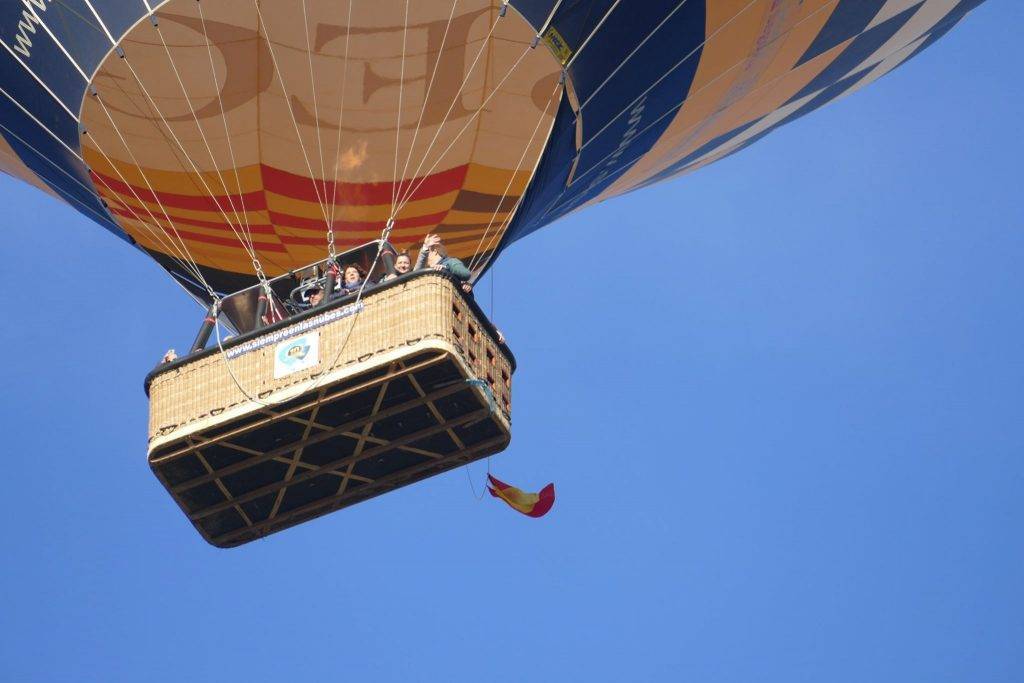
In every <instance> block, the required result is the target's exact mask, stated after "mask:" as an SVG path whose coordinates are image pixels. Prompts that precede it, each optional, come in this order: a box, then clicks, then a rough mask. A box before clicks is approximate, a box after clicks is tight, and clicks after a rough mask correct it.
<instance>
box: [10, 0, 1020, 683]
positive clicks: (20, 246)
mask: <svg viewBox="0 0 1024 683" xmlns="http://www.w3.org/2000/svg"><path fill="white" fill-rule="evenodd" d="M1022 24H1024V8H1022V7H1021V6H1020V5H1019V4H1018V3H1011V2H1007V1H1006V0H993V1H991V2H987V3H985V4H984V5H983V6H982V7H981V8H980V9H979V10H978V11H976V12H975V13H974V14H973V15H972V16H971V17H969V18H968V20H967V21H966V22H965V23H964V24H963V25H962V26H960V27H959V28H958V29H956V30H955V31H953V32H952V33H951V34H950V35H949V36H947V37H946V38H945V39H944V40H943V41H941V42H940V43H938V44H937V45H936V46H935V47H933V48H931V49H930V50H928V51H927V52H925V53H924V54H923V55H921V56H920V57H918V58H917V59H915V60H914V61H913V62H911V63H909V64H907V65H905V66H904V67H902V68H901V69H899V70H898V71H896V72H895V73H893V74H891V75H889V76H887V77H886V78H884V79H883V80H881V81H880V82H878V83H875V84H874V85H872V86H871V87H870V88H868V89H866V90H865V91H862V92H860V93H857V94H856V95H854V96H852V97H850V98H847V99H845V100H842V101H840V102H838V103H836V104H834V105H832V106H829V107H827V108H826V109H823V110H821V111H819V112H816V113H815V114H813V115H812V116H810V117H807V118H804V119H801V120H800V121H798V122H796V123H795V124H792V125H790V126H788V127H786V128H784V129H782V130H780V131H777V132H776V133H774V134H772V135H770V136H769V137H768V138H766V139H765V140H763V141H762V142H760V143H758V144H757V145H755V146H754V147H752V148H750V149H749V150H746V151H744V152H743V153H741V154H739V155H737V156H734V157H732V158H730V159H727V160H726V161H724V162H722V163H719V164H717V165H714V166H712V167H710V168H707V169H704V170H702V171H700V172H699V173H697V174H694V175H692V176H687V177H685V178H682V179H680V180H677V181H674V182H672V183H669V184H663V185H660V186H657V187H654V188H651V189H649V190H646V191H644V192H641V193H636V194H633V195H630V196H628V197H625V198H622V199H619V200H615V201H612V202H609V203H607V204H605V205H603V206H601V207H599V208H597V209H596V210H590V211H587V212H584V213H581V214H577V215H575V216H572V217H570V218H569V219H567V220H564V221H562V222H561V223H558V224H556V225H555V226H551V227H549V228H547V229H546V230H543V231H541V232H539V233H537V234H536V235H534V236H532V237H530V238H529V239H527V240H525V241H523V242H520V243H518V244H516V245H515V246H514V247H513V248H512V249H510V250H509V251H508V252H507V253H506V254H505V256H504V257H503V259H502V260H501V262H500V264H499V265H498V267H497V269H496V273H495V310H494V315H495V318H496V321H497V322H498V324H499V326H501V327H502V329H503V330H504V331H505V333H506V335H507V337H508V338H509V341H510V343H511V345H512V347H513V349H514V350H515V352H516V354H517V357H518V360H519V371H518V373H517V374H516V377H515V391H514V414H515V436H514V441H513V445H512V447H511V448H510V449H509V450H508V451H507V452H506V453H504V454H502V455H500V456H498V457H496V458H495V459H494V460H493V462H492V468H493V470H494V471H495V473H496V474H498V476H500V477H502V478H503V479H505V480H507V481H510V482H512V483H515V484H518V485H521V486H523V487H524V488H534V489H537V488H540V486H542V485H543V484H545V483H547V482H548V481H554V482H555V483H556V486H557V489H558V496H559V497H558V502H557V503H556V506H555V508H554V510H553V511H552V512H551V514H549V515H548V516H547V517H546V518H544V519H542V520H539V521H538V520H532V519H527V518H525V517H522V516H519V515H517V514H515V513H513V512H511V511H510V510H508V509H507V508H505V507H503V506H502V505H500V504H498V503H497V502H495V501H492V500H490V499H486V500H483V501H477V500H476V499H475V498H474V496H473V494H472V492H471V489H470V483H469V480H468V479H467V475H466V473H465V472H464V471H461V470H460V471H455V472H452V473H449V474H447V475H444V476H441V477H438V478H435V479H432V480H429V481H427V482H424V483H421V484H419V485H416V486H414V487H411V488H407V489H404V490H402V491H401V492H399V493H396V494H394V495H388V496H384V497H382V498H378V499H376V500H374V501H371V502H368V503H365V504H362V505H359V506H357V507H355V508H352V509H349V510H347V511H344V512H342V513H339V514H335V515H333V516H330V517H327V518H324V519H321V520H319V521H316V522H313V523H310V524H306V525H303V526H301V527H298V528H296V529H293V530H291V531H288V532H287V533H284V534H281V535H278V536H275V537H272V538H270V539H267V540H265V541H262V542H258V543H254V544H250V545H248V546H245V547H243V548H241V549H237V550H233V551H219V550H215V549H213V548H211V547H209V546H207V545H206V544H205V543H203V542H202V541H201V540H200V538H199V537H198V535H197V534H196V533H195V532H194V531H193V530H192V528H191V527H190V526H189V525H188V523H187V522H186V520H185V518H184V517H183V515H181V513H180V512H179V511H178V509H177V508H176V506H175V505H174V503H173V502H172V501H171V499H170V498H169V497H168V496H167V495H166V493H165V492H164V491H163V490H162V488H161V487H160V485H159V484H158V483H157V481H156V479H155V478H154V477H153V476H152V474H151V473H150V472H149V469H148V467H147V465H146V459H145V447H146V411H147V405H146V400H145V396H144V394H143V392H142V378H143V376H144V375H145V374H146V372H147V371H148V370H149V369H150V368H151V367H152V366H153V364H154V363H155V361H156V360H157V359H158V358H159V357H160V355H161V354H162V353H163V351H164V350H165V349H166V348H167V347H169V346H177V347H179V348H181V347H183V346H185V345H186V344H187V342H188V340H189V339H190V338H191V336H192V334H193V333H194V331H195V327H196V325H197V323H198V319H197V315H198V311H197V310H196V308H195V307H194V305H193V304H191V302H189V301H187V300H186V299H185V298H184V296H183V295H182V294H181V292H180V290H178V289H177V288H176V287H175V286H174V285H173V284H172V283H171V282H170V280H169V279H168V278H167V277H166V276H164V275H163V274H162V272H161V271H160V270H159V269H158V268H157V267H156V266H155V265H153V264H152V263H151V262H148V261H147V260H146V259H144V258H142V257H141V256H140V255H139V254H138V253H136V252H134V251H132V250H131V249H130V248H128V247H127V246H126V245H123V244H121V243H119V242H118V241H117V240H115V239H114V238H112V237H111V236H110V235H108V234H106V233H105V232H104V231H102V230H101V229H99V228H97V227H95V226H94V225H92V224H91V223H89V222H88V221H86V220H85V219H84V218H82V217H81V216H79V215H78V214H76V213H74V212H73V211H71V210H70V209H68V208H66V207H63V206H61V205H58V204H57V203H55V202H53V201H51V200H49V199H48V198H46V197H44V196H43V195H42V194H40V193H36V192H33V191H31V190H29V189H28V188H26V187H22V186H18V185H16V184H14V183H13V182H11V181H10V180H9V179H3V180H0V192H2V196H3V197H4V199H5V205H6V207H7V211H6V212H5V215H4V218H3V220H2V224H3V229H4V233H5V239H4V240H3V241H2V243H0V250H2V255H3V263H4V266H5V267H4V269H3V270H2V272H0V284H2V286H3V287H4V290H5V291H7V292H9V293H10V294H12V295H13V302H12V306H11V307H12V309H13V310H11V311H10V312H9V313H8V315H7V316H5V318H6V322H5V323H4V324H3V326H2V328H0V341H2V343H3V347H4V348H5V349H7V352H6V353H7V359H6V362H4V363H2V364H0V378H2V381H3V384H4V387H5V391H4V392H2V394H0V415H2V416H3V417H2V421H3V422H2V424H3V426H4V432H5V437H6V438H5V439H4V451H5V452H4V453H3V457H4V462H5V470H4V480H5V482H6V485H5V486H4V487H3V490H4V494H3V495H2V496H0V534H2V538H3V540H4V549H5V552H4V559H3V561H2V562H0V585H2V586H3V592H2V595H0V614H2V615H3V618H2V619H0V679H3V680H11V681H15V680H17V681H84V680H97V681H138V680H147V681H164V680H180V679H182V678H187V679H189V680H195V681H213V680H229V681H231V680H249V681H281V680H402V681H409V680H414V681H418V680H446V681H461V680H482V679H486V680H490V681H523V680H582V679H590V680H671V681H677V680H686V681H716V682H719V681H722V682H731V681H737V682H743V683H747V682H749V681H786V682H787V683H789V682H792V681H858V682H860V681H865V680H875V681H901V682H903V681H929V682H932V681H972V682H973V681H986V682H988V681H993V682H994V681H1020V680H1022V679H1024V657H1022V654H1021V653H1022V652H1024V617H1022V616H1021V615H1022V614H1024V584H1022V582H1021V580H1020V577H1021V575H1022V571H1024V551H1022V546H1021V534H1020V529H1021V528H1022V524H1024V496H1022V495H1021V491H1022V487H1024V461H1022V454H1024V419H1022V417H1021V412H1022V408H1021V406H1022V405H1024V360H1022V355H1021V348H1022V344H1021V337H1022V334H1024V309H1022V307H1021V304H1020V296H1021V292H1022V291H1024V274H1022V270H1021V267H1020V264H1021V262H1022V259H1024V208H1022V205H1021V200H1020V171H1019V161H1020V158H1021V152H1022V151H1024V143H1022V142H1021V135H1020V113H1021V112H1022V111H1024V106H1022V105H1024V93H1022V86H1021V84H1020V78H1019V73H1018V71H1019V70H1018V68H1016V67H1014V64H1017V65H1019V63H1020V60H1019V58H1018V55H1019V35H1018V33H1019V31H1018V28H1019V27H1020V26H1021V25H1022ZM56 245H63V250H62V251H57V249H56ZM583 245H595V248H593V249H583V248H581V247H582V246H583ZM479 291H480V294H479V295H478V296H480V298H481V299H482V301H483V303H484V304H485V307H487V306H488V305H489V302H488V294H487V292H488V286H487V284H486V283H485V284H484V286H483V287H482V288H481V289H480V290H479ZM483 474H484V467H483V464H482V463H478V464H477V465H476V466H474V467H472V468H471V469H470V473H469V475H470V477H471V478H472V480H473V482H474V483H475V485H476V486H477V487H478V488H479V487H480V486H481V483H482V479H483Z"/></svg>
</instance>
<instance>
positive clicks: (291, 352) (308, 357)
mask: <svg viewBox="0 0 1024 683" xmlns="http://www.w3.org/2000/svg"><path fill="white" fill-rule="evenodd" d="M319 364H320V333H319V332H310V333H309V334H304V335H302V336H301V337H295V338H293V339H289V340H288V341H283V342H281V343H280V344H278V345H277V347H276V348H275V349H274V379H281V378H282V377H287V376H288V375H290V374H292V373H295V372H299V371H300V370H308V369H309V368H313V367H316V366H317V365H319Z"/></svg>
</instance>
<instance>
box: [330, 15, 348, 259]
mask: <svg viewBox="0 0 1024 683" xmlns="http://www.w3.org/2000/svg"><path fill="white" fill-rule="evenodd" d="M352 2H353V0H348V16H347V18H346V19H345V59H344V61H343V62H342V65H341V98H340V100H341V101H340V103H339V106H338V133H337V136H336V139H335V144H334V183H333V185H332V186H331V219H330V220H329V221H328V222H327V257H328V259H330V261H331V262H332V263H333V262H334V259H335V257H337V255H338V254H337V250H336V248H335V246H334V218H335V215H336V211H337V208H338V168H339V167H340V166H341V159H340V156H341V129H342V123H343V122H344V118H345V94H346V90H347V86H348V52H349V41H350V39H351V37H352Z"/></svg>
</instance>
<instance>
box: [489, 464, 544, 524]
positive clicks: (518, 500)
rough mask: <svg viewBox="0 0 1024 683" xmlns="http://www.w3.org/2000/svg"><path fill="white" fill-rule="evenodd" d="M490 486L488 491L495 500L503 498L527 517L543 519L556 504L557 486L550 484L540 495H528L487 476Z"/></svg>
mask: <svg viewBox="0 0 1024 683" xmlns="http://www.w3.org/2000/svg"><path fill="white" fill-rule="evenodd" d="M487 478H488V479H489V480H490V484H491V485H490V486H488V487H487V490H488V491H490V492H491V495H492V496H494V497H495V498H501V499H502V500H503V501H505V502H506V503H508V506H509V507H510V508H512V509H513V510H517V511H518V512H521V513H523V514H524V515H526V516H527V517H543V516H544V515H546V514H547V513H548V510H550V509H551V506H552V505H554V504H555V485H554V484H548V485H547V486H545V487H544V488H542V489H541V490H540V493H527V492H526V491H523V490H521V489H517V488H516V487H515V486H509V485H508V484H506V483H505V482H503V481H499V480H498V479H495V478H494V477H492V476H491V475H490V474H488V475H487Z"/></svg>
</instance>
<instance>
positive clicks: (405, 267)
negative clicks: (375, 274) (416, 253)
mask: <svg viewBox="0 0 1024 683" xmlns="http://www.w3.org/2000/svg"><path fill="white" fill-rule="evenodd" d="M411 270H412V259H411V258H409V252H406V251H403V252H402V253H401V254H399V255H398V256H397V257H396V258H395V272H393V273H391V275H385V276H384V277H382V278H381V280H380V281H381V282H387V281H388V280H394V279H395V278H396V277H401V276H402V275H405V274H406V273H408V272H410V271H411Z"/></svg>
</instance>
